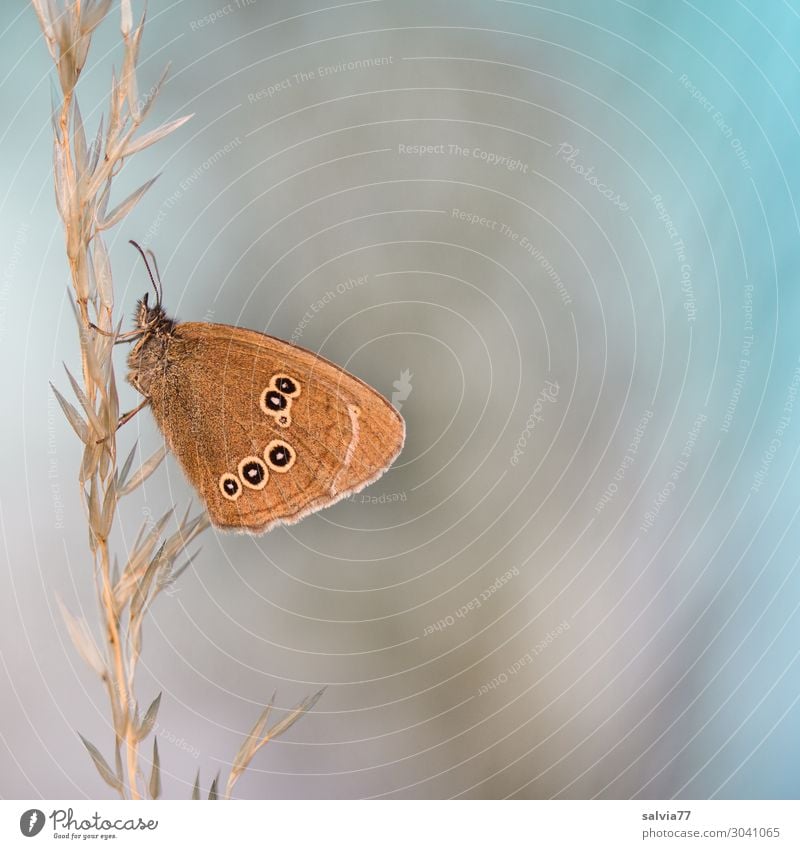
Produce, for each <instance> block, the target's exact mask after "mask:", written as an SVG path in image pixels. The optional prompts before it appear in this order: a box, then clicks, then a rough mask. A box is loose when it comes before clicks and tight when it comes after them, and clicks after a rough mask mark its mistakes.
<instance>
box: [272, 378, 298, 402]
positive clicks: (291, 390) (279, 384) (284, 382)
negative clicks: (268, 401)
mask: <svg viewBox="0 0 800 849" xmlns="http://www.w3.org/2000/svg"><path fill="white" fill-rule="evenodd" d="M269 385H270V386H271V387H272V388H273V389H277V390H278V392H282V393H283V394H284V395H288V396H289V397H290V398H296V397H297V396H298V395H299V394H300V384H299V383H298V382H297V381H296V380H295V379H294V378H293V377H289V375H288V374H276V375H275V376H274V377H273V378H272V380H270V382H269Z"/></svg>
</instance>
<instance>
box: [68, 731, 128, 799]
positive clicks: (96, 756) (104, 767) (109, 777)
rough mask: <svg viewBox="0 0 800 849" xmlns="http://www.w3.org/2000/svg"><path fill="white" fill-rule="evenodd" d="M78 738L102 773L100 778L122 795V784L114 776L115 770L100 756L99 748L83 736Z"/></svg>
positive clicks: (79, 735)
mask: <svg viewBox="0 0 800 849" xmlns="http://www.w3.org/2000/svg"><path fill="white" fill-rule="evenodd" d="M78 737H80V738H81V741H82V742H83V745H84V746H86V751H87V752H89V754H90V755H91V758H92V761H93V762H94V765H95V766H96V767H97V771H98V772H99V773H100V777H101V778H102V779H103V781H105V783H106V784H108V786H109V787H113V788H114V789H115V790H116V791H117V792H118V793H122V792H123V789H122V782H121V781H120V780H119V779H118V778H117V776H116V775H115V774H114V772H113V770H112V769H111V767H110V766H109V765H108V763H107V762H106V759H105V758H104V757H103V756H102V755H101V754H100V751H99V750H98V748H97V746H95V745H93V744H92V743H90V742H89V741H88V740H87V739H86V738H85V737H84V736H83V734H80V733H79V734H78Z"/></svg>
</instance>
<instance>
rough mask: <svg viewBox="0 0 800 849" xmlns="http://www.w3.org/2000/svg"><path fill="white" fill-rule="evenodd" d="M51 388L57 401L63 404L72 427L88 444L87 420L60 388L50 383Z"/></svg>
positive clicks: (82, 440) (84, 442)
mask: <svg viewBox="0 0 800 849" xmlns="http://www.w3.org/2000/svg"><path fill="white" fill-rule="evenodd" d="M50 388H51V389H52V390H53V394H54V395H55V396H56V401H58V403H59V404H60V406H61V409H62V410H63V411H64V415H65V416H66V417H67V421H68V422H69V423H70V425H71V426H72V429H73V430H74V431H75V433H76V434H77V436H78V439H80V441H81V442H82V443H83V444H84V445H86V443H87V442H88V441H89V427H88V425H87V424H86V422H85V421H84V420H83V417H82V416H81V414H80V413H79V412H78V411H77V410H76V409H75V408H74V407H73V406H72V404H70V403H69V401H67V400H66V398H64V396H63V395H62V394H61V393H60V392H59V391H58V389H56V388H55V386H53V384H52V383H51V384H50Z"/></svg>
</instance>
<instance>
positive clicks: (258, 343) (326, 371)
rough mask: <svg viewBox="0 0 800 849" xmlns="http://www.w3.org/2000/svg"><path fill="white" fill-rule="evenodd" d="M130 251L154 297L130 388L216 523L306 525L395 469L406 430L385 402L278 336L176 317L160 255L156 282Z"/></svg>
mask: <svg viewBox="0 0 800 849" xmlns="http://www.w3.org/2000/svg"><path fill="white" fill-rule="evenodd" d="M132 244H133V245H134V246H135V247H136V248H137V249H138V250H139V253H140V254H141V255H142V258H143V259H144V261H145V265H146V267H147V271H148V274H149V275H150V280H151V282H152V284H153V288H154V290H155V294H156V299H155V304H154V305H153V306H150V304H149V301H148V295H145V296H144V297H143V298H142V299H141V300H140V301H139V302H138V304H137V311H136V327H135V329H134V330H133V331H132V332H131V333H129V334H125V336H126V337H127V338H129V339H135V340H136V341H135V344H134V346H133V348H132V349H131V351H130V353H129V356H128V367H129V369H130V371H129V373H128V381H129V382H130V383H131V384H132V385H133V386H134V387H135V388H136V389H137V391H138V392H140V393H141V394H142V395H143V396H144V401H143V402H142V404H140V406H139V408H141V407H143V406H149V407H150V410H151V411H152V414H153V417H154V419H155V421H156V424H157V425H158V427H159V429H160V430H161V432H162V433H163V434H164V437H165V439H166V442H167V445H168V446H169V448H170V449H171V451H172V453H173V454H174V455H175V457H176V458H177V460H178V462H179V463H180V465H181V467H182V468H183V471H184V472H185V473H186V477H187V478H188V479H189V481H190V483H191V484H192V486H193V487H194V488H195V489H196V490H197V492H198V493H199V495H200V497H201V499H202V500H203V502H204V504H205V506H206V508H207V510H208V515H209V518H210V519H211V522H212V523H213V524H214V525H215V526H216V527H218V528H221V529H223V530H233V531H244V532H249V533H253V534H260V533H264V532H266V531H268V530H270V529H271V528H273V527H274V526H275V525H277V524H280V523H284V524H291V523H294V522H297V521H299V520H300V519H302V518H303V517H305V516H307V515H308V514H309V513H313V512H314V511H316V510H321V509H322V508H323V507H329V506H330V505H332V504H335V503H336V502H337V501H339V500H340V499H342V498H345V497H347V496H348V495H351V494H352V493H355V492H358V491H359V490H360V489H362V488H363V487H365V486H367V485H368V484H370V483H373V482H374V481H375V480H377V479H378V478H379V477H380V476H381V475H382V474H383V473H384V472H385V471H386V470H387V469H388V468H389V466H390V465H391V464H392V462H393V461H394V460H395V458H396V457H397V456H398V454H399V453H400V451H401V449H402V447H403V442H404V440H405V424H404V422H403V419H402V417H401V416H400V414H399V413H398V412H397V411H396V410H395V408H394V407H393V406H392V405H391V404H390V403H389V402H388V401H387V400H386V399H385V398H384V397H383V396H382V395H380V394H379V393H378V392H376V391H375V390H374V389H373V388H372V387H370V386H368V385H367V384H366V383H364V382H363V381H361V380H359V379H358V378H357V377H354V376H353V375H352V374H349V373H348V372H347V371H345V370H344V369H341V368H339V367H338V366H337V365H335V364H334V363H332V362H330V361H328V360H326V359H324V358H323V357H321V356H319V355H318V354H315V353H313V352H311V351H307V350H305V349H304V348H300V347H297V346H295V345H292V344H289V343H288V342H284V341H283V340H281V339H277V338H275V337H274V336H267V335H266V334H264V333H259V332H257V331H254V330H246V329H243V328H240V327H233V326H230V325H227V324H211V323H208V322H179V321H175V320H174V319H172V318H170V317H169V316H168V315H167V314H166V312H165V310H164V308H163V307H162V305H161V295H162V289H161V286H160V277H159V275H158V267H157V265H156V264H155V258H154V257H152V253H150V256H151V258H152V259H153V264H154V267H155V269H156V276H155V278H154V276H153V273H152V270H151V268H150V265H149V263H148V258H147V256H146V255H145V253H144V251H143V250H142V249H141V247H139V245H138V244H136V243H135V242H132ZM156 279H158V281H159V283H158V285H157V284H156ZM139 408H137V410H138V409H139ZM134 412H135V411H134Z"/></svg>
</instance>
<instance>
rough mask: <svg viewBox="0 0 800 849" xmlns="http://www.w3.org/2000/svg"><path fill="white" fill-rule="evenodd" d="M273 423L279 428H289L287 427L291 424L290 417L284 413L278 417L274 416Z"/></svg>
mask: <svg viewBox="0 0 800 849" xmlns="http://www.w3.org/2000/svg"><path fill="white" fill-rule="evenodd" d="M275 421H276V422H277V423H278V424H279V425H280V426H281V427H289V425H290V424H291V423H292V417H291V416H290V415H288V414H286V413H282V414H281V415H280V416H275Z"/></svg>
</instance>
